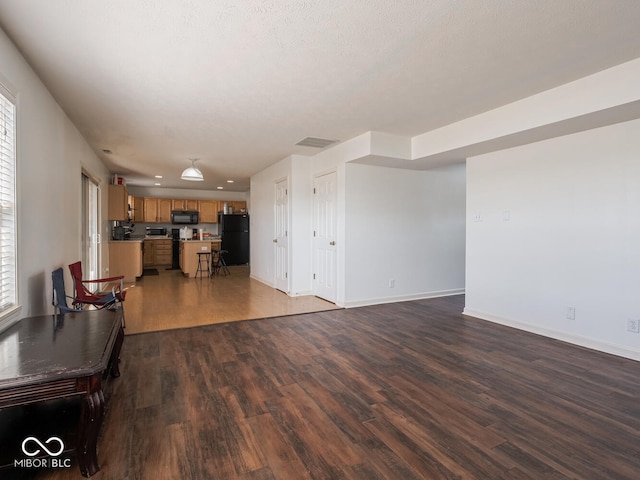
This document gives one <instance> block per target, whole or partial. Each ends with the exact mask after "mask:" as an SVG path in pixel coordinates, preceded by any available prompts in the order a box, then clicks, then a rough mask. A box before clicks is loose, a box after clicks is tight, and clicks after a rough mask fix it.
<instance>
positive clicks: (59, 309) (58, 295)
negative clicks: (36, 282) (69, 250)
mask: <svg viewBox="0 0 640 480" xmlns="http://www.w3.org/2000/svg"><path fill="white" fill-rule="evenodd" d="M51 280H52V282H53V298H52V300H51V304H52V305H53V306H54V307H55V309H56V313H63V314H64V313H70V312H82V311H83V310H81V309H80V310H79V309H75V308H72V307H70V306H69V304H68V303H67V298H69V299H71V300H72V302H73V301H75V298H74V297H70V296H69V295H67V292H66V291H65V288H64V270H63V269H62V267H60V268H57V269H55V270H54V271H53V272H52V273H51Z"/></svg>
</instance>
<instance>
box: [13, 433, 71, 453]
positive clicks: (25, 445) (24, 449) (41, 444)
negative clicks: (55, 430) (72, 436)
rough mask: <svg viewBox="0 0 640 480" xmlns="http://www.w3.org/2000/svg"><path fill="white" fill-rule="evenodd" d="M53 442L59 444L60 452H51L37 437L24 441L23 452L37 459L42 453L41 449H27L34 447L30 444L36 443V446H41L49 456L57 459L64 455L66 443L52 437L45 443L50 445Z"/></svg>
mask: <svg viewBox="0 0 640 480" xmlns="http://www.w3.org/2000/svg"><path fill="white" fill-rule="evenodd" d="M51 442H54V444H55V442H57V443H58V447H60V450H58V451H57V452H56V451H51V450H49V449H48V448H47V447H46V445H44V444H43V443H42V442H41V441H40V440H38V439H37V438H36V437H27V438H25V439H24V440H23V442H22V451H23V452H24V454H25V455H26V456H28V457H35V456H36V455H38V454H39V453H40V449H39V448H37V447H36V449H35V450H33V449H27V447H29V446H30V447H33V445H29V444H30V443H31V444H33V443H35V444H36V445H39V446H40V448H42V450H44V451H45V452H47V455H51V456H52V457H57V456H58V455H60V454H61V453H62V451H63V450H64V443H63V442H62V440H61V439H60V438H58V437H51V438H49V439H48V440H47V441H46V442H44V443H45V444H47V445H48V444H49V443H51Z"/></svg>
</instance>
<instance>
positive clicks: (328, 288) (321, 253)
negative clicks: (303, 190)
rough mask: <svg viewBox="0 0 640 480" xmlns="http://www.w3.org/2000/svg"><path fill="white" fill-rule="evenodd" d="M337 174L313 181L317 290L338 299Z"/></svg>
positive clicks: (315, 281)
mask: <svg viewBox="0 0 640 480" xmlns="http://www.w3.org/2000/svg"><path fill="white" fill-rule="evenodd" d="M336 179H337V174H336V172H332V173H328V174H326V175H322V176H320V177H316V178H315V179H314V181H313V294H314V295H316V296H318V297H320V298H324V299H325V300H329V301H330V302H335V301H336V295H337V287H336V279H337V265H338V259H337V255H336V229H337V219H336V215H337V191H336V190H337V189H336V184H337V180H336Z"/></svg>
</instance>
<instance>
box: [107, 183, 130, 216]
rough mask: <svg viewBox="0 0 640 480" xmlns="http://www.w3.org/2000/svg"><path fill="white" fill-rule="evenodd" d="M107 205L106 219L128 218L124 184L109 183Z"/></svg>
mask: <svg viewBox="0 0 640 480" xmlns="http://www.w3.org/2000/svg"><path fill="white" fill-rule="evenodd" d="M108 193H109V200H108V201H109V207H108V212H107V214H108V216H109V218H108V219H107V220H118V221H121V222H124V221H127V220H129V195H128V193H127V187H126V186H124V185H109V192H108Z"/></svg>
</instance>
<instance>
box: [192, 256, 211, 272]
mask: <svg viewBox="0 0 640 480" xmlns="http://www.w3.org/2000/svg"><path fill="white" fill-rule="evenodd" d="M197 253H198V268H196V275H195V276H196V277H197V276H198V272H200V278H202V274H203V273H204V271H205V270H204V267H207V277H210V276H211V270H210V269H209V264H210V263H211V252H197ZM203 257H204V258H203ZM203 262H204V265H203Z"/></svg>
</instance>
